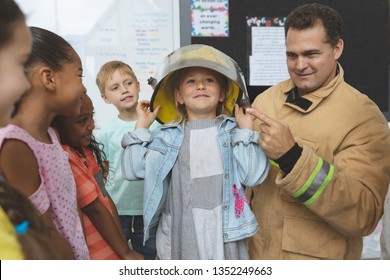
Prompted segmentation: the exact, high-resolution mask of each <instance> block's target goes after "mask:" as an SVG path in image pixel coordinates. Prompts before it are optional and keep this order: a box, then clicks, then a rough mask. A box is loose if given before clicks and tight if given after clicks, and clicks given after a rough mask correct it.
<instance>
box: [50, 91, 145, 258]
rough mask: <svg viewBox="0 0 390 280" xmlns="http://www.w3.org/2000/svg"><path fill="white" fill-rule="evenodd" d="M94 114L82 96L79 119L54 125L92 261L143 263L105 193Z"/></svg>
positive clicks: (63, 119) (60, 120)
mask: <svg viewBox="0 0 390 280" xmlns="http://www.w3.org/2000/svg"><path fill="white" fill-rule="evenodd" d="M93 114H94V108H93V104H92V101H91V99H90V98H89V97H88V95H85V96H84V98H83V103H82V105H81V111H80V115H78V116H76V117H63V116H58V117H56V118H55V119H54V122H53V126H54V127H55V128H56V130H57V131H58V133H59V135H60V139H61V143H62V147H63V149H64V150H65V151H66V152H68V153H69V163H70V166H71V168H72V172H73V175H74V178H75V181H76V187H77V201H78V206H79V208H80V209H81V212H82V215H81V216H82V218H83V220H84V231H85V237H86V240H87V245H88V249H89V253H90V256H91V259H93V260H118V259H142V256H141V255H140V254H138V253H136V252H134V251H132V250H131V249H130V248H129V246H128V244H127V240H126V239H125V236H124V234H123V232H122V228H121V226H120V223H119V218H118V213H117V210H116V207H115V205H114V203H113V201H112V200H111V198H110V195H109V194H108V193H107V191H106V189H105V186H104V183H105V182H104V178H103V171H104V169H105V168H106V167H105V166H104V160H105V155H104V153H103V152H102V150H101V147H100V146H99V143H98V142H96V140H95V138H94V136H93V134H92V133H93V130H94V128H95V124H94V120H93Z"/></svg>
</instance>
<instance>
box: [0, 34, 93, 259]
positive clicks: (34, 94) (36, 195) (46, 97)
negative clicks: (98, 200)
mask: <svg viewBox="0 0 390 280" xmlns="http://www.w3.org/2000/svg"><path fill="white" fill-rule="evenodd" d="M30 30H31V34H32V52H31V55H30V57H29V59H28V60H27V62H26V64H25V71H26V75H27V77H28V79H29V81H30V83H31V88H30V89H29V90H28V91H27V92H26V93H25V95H24V96H23V97H22V99H21V100H20V101H19V102H18V103H17V106H16V110H15V112H14V116H13V118H12V120H11V123H10V124H9V125H8V126H6V127H5V128H2V129H1V131H0V147H1V150H0V165H1V171H2V175H3V176H4V179H5V180H6V181H7V182H8V183H9V184H10V185H12V186H13V187H15V188H17V189H18V190H19V191H20V192H21V193H22V194H24V195H25V196H27V197H29V199H30V201H31V202H32V203H33V204H34V206H35V207H36V208H37V210H38V211H39V213H40V214H41V215H42V217H43V219H44V222H45V225H46V227H47V228H48V229H49V231H50V232H49V233H50V238H51V239H50V241H51V244H52V247H53V248H56V250H57V251H58V252H60V253H61V254H62V255H61V258H63V259H73V258H76V259H89V252H88V248H87V244H86V242H85V238H84V234H83V229H82V224H81V220H80V217H79V214H78V208H77V200H76V186H75V182H74V178H73V176H72V171H71V169H70V165H69V162H68V158H67V154H66V153H65V152H64V151H63V150H62V147H61V145H60V143H59V141H58V138H57V135H56V133H55V131H54V130H53V129H52V128H50V124H51V122H52V120H53V118H54V117H55V116H57V115H65V116H77V115H78V114H79V113H80V106H81V101H82V98H83V95H84V93H85V91H86V90H85V87H84V85H83V83H82V71H83V70H82V65H81V60H80V58H79V56H78V55H77V53H76V52H75V50H74V49H73V48H72V47H71V45H70V44H69V43H68V42H66V41H65V40H64V39H63V38H62V37H60V36H58V35H56V34H54V33H52V32H50V31H48V30H45V29H42V28H38V27H31V28H30ZM21 63H22V62H21Z"/></svg>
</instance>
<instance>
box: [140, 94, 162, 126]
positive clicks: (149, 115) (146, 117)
mask: <svg viewBox="0 0 390 280" xmlns="http://www.w3.org/2000/svg"><path fill="white" fill-rule="evenodd" d="M159 110H160V105H158V106H157V108H156V109H155V110H154V111H153V112H151V111H150V102H149V101H148V100H141V101H139V102H138V105H137V108H136V111H137V124H136V126H135V128H149V127H150V125H151V124H152V123H153V122H154V120H155V119H156V116H157V114H158V111H159Z"/></svg>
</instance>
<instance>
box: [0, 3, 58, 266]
mask: <svg viewBox="0 0 390 280" xmlns="http://www.w3.org/2000/svg"><path fill="white" fill-rule="evenodd" d="M30 52H31V33H30V30H29V28H28V27H27V25H26V22H25V16H24V14H23V13H22V11H21V10H20V8H19V6H18V5H17V4H16V3H15V2H14V1H13V0H2V1H0V127H3V126H5V125H7V124H8V123H9V121H10V119H11V113H12V111H13V109H14V104H15V103H16V102H17V101H18V100H19V99H20V97H21V96H22V94H23V93H24V92H25V91H26V90H27V89H28V88H29V87H30V83H29V82H28V80H27V77H26V76H25V74H24V63H25V62H26V60H27V59H28V57H29V55H30ZM1 173H2V172H1V166H0V259H1V260H7V259H8V260H9V259H11V260H17V259H52V258H55V256H54V254H53V251H52V248H50V245H49V242H48V236H47V231H46V230H45V228H44V227H43V222H42V220H41V219H40V217H39V215H38V213H37V211H36V210H35V208H34V206H33V205H32V204H31V202H30V201H29V200H28V199H27V198H26V197H25V196H23V195H22V194H21V193H20V192H19V191H18V190H17V189H15V188H13V187H11V186H10V185H8V184H6V182H4V178H3V177H2V175H1Z"/></svg>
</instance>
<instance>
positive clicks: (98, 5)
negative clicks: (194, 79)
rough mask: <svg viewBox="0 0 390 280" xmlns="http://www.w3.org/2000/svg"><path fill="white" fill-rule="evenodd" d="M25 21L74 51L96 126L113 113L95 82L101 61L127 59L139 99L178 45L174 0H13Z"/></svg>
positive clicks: (149, 90)
mask: <svg viewBox="0 0 390 280" xmlns="http://www.w3.org/2000/svg"><path fill="white" fill-rule="evenodd" d="M16 2H17V3H18V4H19V6H20V7H21V9H22V10H23V12H24V13H25V14H26V15H27V24H28V25H29V26H38V27H42V28H46V29H48V30H51V31H53V32H55V33H57V34H59V35H61V36H62V37H64V38H65V39H66V40H68V41H69V42H70V43H71V45H72V46H73V47H74V48H75V50H76V51H77V53H78V54H79V56H80V58H81V60H82V63H83V70H84V78H83V82H84V85H85V86H86V88H87V91H88V94H89V96H90V97H91V98H92V101H93V103H94V106H95V112H96V113H95V122H96V131H97V133H98V131H99V128H100V126H101V125H102V124H104V123H105V122H107V121H108V120H110V119H112V118H114V117H115V116H116V115H117V111H116V108H115V107H114V106H113V105H108V104H106V103H104V102H103V100H102V99H101V97H100V93H99V90H98V88H97V86H96V84H95V79H96V74H97V72H98V71H99V68H100V66H101V65H103V64H104V63H105V62H107V61H110V60H122V61H124V62H126V63H127V64H129V65H130V66H131V67H132V68H133V70H134V72H135V74H136V75H137V78H138V79H139V81H140V85H141V93H140V99H150V97H151V94H152V88H151V87H150V86H149V85H148V83H147V79H148V78H149V77H150V76H153V75H154V72H155V70H156V69H157V68H158V66H159V65H160V64H161V61H162V59H163V57H165V56H166V55H168V54H169V53H170V52H172V51H173V50H174V49H176V48H178V47H180V44H181V42H180V23H179V22H180V3H179V0H142V1H139V0H104V1H95V0H16Z"/></svg>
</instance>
